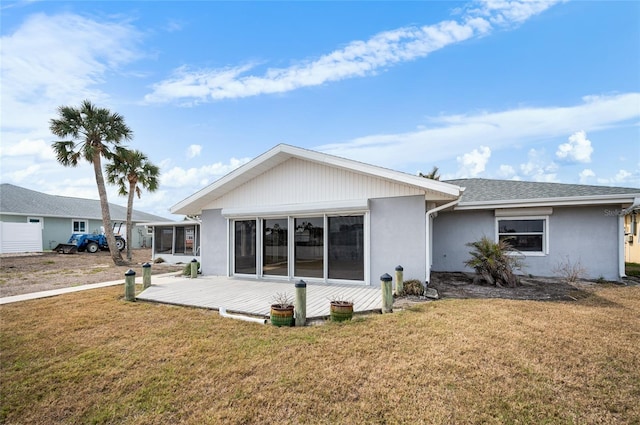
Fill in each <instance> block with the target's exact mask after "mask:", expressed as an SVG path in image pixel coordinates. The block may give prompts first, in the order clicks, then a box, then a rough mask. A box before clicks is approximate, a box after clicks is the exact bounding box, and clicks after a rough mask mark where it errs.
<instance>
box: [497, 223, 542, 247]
mask: <svg viewBox="0 0 640 425" xmlns="http://www.w3.org/2000/svg"><path fill="white" fill-rule="evenodd" d="M547 222H548V219H547V217H526V218H525V217H500V218H496V227H497V239H498V240H499V241H507V242H508V243H509V244H510V245H511V246H512V247H513V248H514V249H515V250H518V251H520V252H522V253H523V254H541V255H542V254H546V253H548V247H547V245H548V244H547V241H548V238H547V236H548V235H547Z"/></svg>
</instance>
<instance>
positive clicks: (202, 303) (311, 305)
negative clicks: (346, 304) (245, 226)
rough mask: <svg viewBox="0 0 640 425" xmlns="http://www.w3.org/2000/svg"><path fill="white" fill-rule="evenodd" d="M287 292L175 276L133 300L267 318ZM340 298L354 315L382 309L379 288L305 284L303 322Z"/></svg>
mask: <svg viewBox="0 0 640 425" xmlns="http://www.w3.org/2000/svg"><path fill="white" fill-rule="evenodd" d="M283 292H284V293H287V294H289V295H290V296H291V298H292V299H295V287H294V285H293V283H292V282H275V281H258V280H239V279H233V278H226V277H208V276H205V277H200V278H197V279H189V278H185V277H175V278H173V279H158V281H156V282H153V285H152V286H151V287H150V288H147V289H146V290H144V291H143V292H141V293H140V294H139V295H138V296H137V298H138V299H139V300H143V301H153V302H159V303H167V304H177V305H186V306H192V307H201V308H209V309H213V310H220V308H225V309H226V310H227V311H229V312H233V313H236V314H247V315H252V316H263V317H268V316H269V308H270V305H271V304H272V302H273V297H274V295H275V294H277V293H283ZM336 297H340V298H343V299H348V300H352V301H353V302H354V312H356V313H358V312H367V311H377V310H380V309H381V308H382V296H381V292H380V289H379V288H372V287H370V286H355V285H324V284H317V283H308V284H307V319H309V320H313V319H319V318H323V317H327V316H328V315H329V302H330V300H331V299H333V298H336Z"/></svg>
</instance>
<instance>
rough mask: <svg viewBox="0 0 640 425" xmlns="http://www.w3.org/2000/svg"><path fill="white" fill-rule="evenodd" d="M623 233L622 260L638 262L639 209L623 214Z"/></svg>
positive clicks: (639, 258)
mask: <svg viewBox="0 0 640 425" xmlns="http://www.w3.org/2000/svg"><path fill="white" fill-rule="evenodd" d="M634 214H635V217H634ZM634 221H635V224H634V223H633V222H634ZM634 230H635V232H634ZM624 234H625V241H624V261H626V262H627V263H640V240H639V238H640V211H635V212H634V213H631V214H627V215H625V216H624Z"/></svg>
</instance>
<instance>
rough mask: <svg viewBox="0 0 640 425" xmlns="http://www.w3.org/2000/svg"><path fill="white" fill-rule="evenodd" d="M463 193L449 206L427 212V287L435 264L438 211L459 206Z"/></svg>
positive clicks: (441, 206) (445, 205) (462, 190)
mask: <svg viewBox="0 0 640 425" xmlns="http://www.w3.org/2000/svg"><path fill="white" fill-rule="evenodd" d="M462 192H464V188H462V189H461V190H460V195H458V199H456V200H455V201H451V202H449V203H447V204H444V205H440V206H439V207H435V208H432V209H430V210H427V212H426V213H425V220H426V226H425V228H426V230H427V234H426V240H425V242H426V249H425V259H426V264H427V270H426V273H425V279H424V280H425V284H426V285H429V281H430V280H431V264H432V262H433V255H432V249H431V248H432V246H433V232H432V231H431V229H432V227H433V218H434V217H435V215H437V214H438V211H442V210H444V209H447V208H450V207H453V206H455V205H458V203H459V202H460V196H461V195H462ZM434 214H435V215H434Z"/></svg>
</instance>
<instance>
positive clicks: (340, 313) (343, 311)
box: [330, 301, 353, 322]
mask: <svg viewBox="0 0 640 425" xmlns="http://www.w3.org/2000/svg"><path fill="white" fill-rule="evenodd" d="M330 311H331V321H333V322H344V321H345V320H351V318H352V317H353V303H350V302H345V301H331V308H330Z"/></svg>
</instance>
